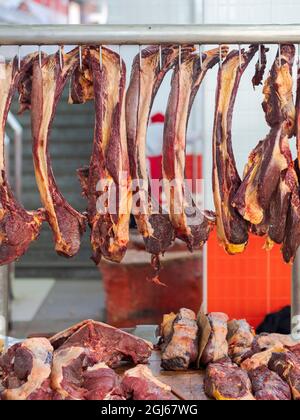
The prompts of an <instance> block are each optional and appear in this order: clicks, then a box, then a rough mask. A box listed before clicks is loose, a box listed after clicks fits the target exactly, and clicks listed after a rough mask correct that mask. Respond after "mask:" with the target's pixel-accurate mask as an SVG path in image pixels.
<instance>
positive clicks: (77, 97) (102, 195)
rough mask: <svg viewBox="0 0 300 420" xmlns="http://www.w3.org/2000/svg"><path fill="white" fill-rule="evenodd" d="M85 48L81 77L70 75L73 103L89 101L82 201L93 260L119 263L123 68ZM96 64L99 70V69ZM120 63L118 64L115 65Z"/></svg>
mask: <svg viewBox="0 0 300 420" xmlns="http://www.w3.org/2000/svg"><path fill="white" fill-rule="evenodd" d="M101 54H102V57H101V58H100V52H99V51H97V50H96V49H95V48H89V52H88V54H87V58H86V62H85V71H84V74H83V75H82V74H81V73H80V72H79V71H77V72H76V73H75V77H74V78H73V83H72V85H73V86H72V92H71V99H72V102H73V103H83V102H86V101H88V100H90V99H93V97H94V100H95V130H94V142H93V152H92V156H91V160H90V166H89V168H82V169H79V170H78V175H79V178H80V182H81V185H82V188H83V195H84V196H85V197H86V198H87V199H88V221H89V225H90V227H91V244H92V249H93V260H94V261H95V263H96V264H97V265H98V264H99V263H100V260H101V257H102V256H103V257H104V258H106V259H108V260H111V261H114V262H121V261H122V259H123V257H124V255H125V253H126V250H127V244H128V242H129V221H130V211H131V198H132V194H131V179H130V170H129V160H128V151H127V137H126V122H125V83H126V67H125V64H124V62H123V61H121V60H120V56H119V55H118V54H116V53H115V52H113V51H111V50H109V49H107V48H102V52H101ZM100 62H101V63H102V65H100ZM121 63H122V64H121Z"/></svg>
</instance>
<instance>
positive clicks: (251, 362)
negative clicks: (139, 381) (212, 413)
mask: <svg viewBox="0 0 300 420" xmlns="http://www.w3.org/2000/svg"><path fill="white" fill-rule="evenodd" d="M160 334H161V338H160V343H159V344H160V348H161V351H162V367H163V368H164V369H166V370H178V371H182V370H187V369H189V368H195V369H197V368H205V369H206V372H205V382H204V388H205V392H206V394H207V396H208V397H210V398H213V399H216V400H291V399H294V400H300V345H299V344H298V345H296V344H295V342H294V341H293V340H292V339H291V338H290V337H289V336H287V335H281V334H261V335H258V336H255V333H254V330H253V329H252V328H251V327H250V325H249V324H248V323H247V322H246V321H245V320H233V321H229V319H228V316H227V315H226V314H224V313H210V314H208V315H204V314H203V313H199V314H198V317H196V315H195V313H194V312H193V311H191V310H188V309H181V310H180V311H179V313H178V314H173V313H172V314H168V315H165V317H164V320H163V323H162V325H161V327H160Z"/></svg>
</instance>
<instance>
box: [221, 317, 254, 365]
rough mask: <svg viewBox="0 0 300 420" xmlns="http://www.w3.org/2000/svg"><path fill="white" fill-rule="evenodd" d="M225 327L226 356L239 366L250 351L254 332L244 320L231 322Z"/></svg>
mask: <svg viewBox="0 0 300 420" xmlns="http://www.w3.org/2000/svg"><path fill="white" fill-rule="evenodd" d="M227 327H228V334H227V342H228V347H229V349H228V355H229V356H230V358H231V359H232V360H233V361H234V362H235V363H237V364H238V365H239V364H240V363H241V361H242V359H243V356H244V355H245V353H247V352H248V351H249V350H250V349H251V346H252V343H253V340H254V330H253V329H252V328H251V327H250V325H249V324H248V322H247V321H246V320H245V319H242V320H238V321H237V320H232V321H230V322H228V324H227Z"/></svg>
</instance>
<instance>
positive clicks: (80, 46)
mask: <svg viewBox="0 0 300 420" xmlns="http://www.w3.org/2000/svg"><path fill="white" fill-rule="evenodd" d="M78 48H79V68H80V71H82V67H83V66H82V45H79V47H78Z"/></svg>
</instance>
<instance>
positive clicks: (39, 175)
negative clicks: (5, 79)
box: [31, 48, 85, 257]
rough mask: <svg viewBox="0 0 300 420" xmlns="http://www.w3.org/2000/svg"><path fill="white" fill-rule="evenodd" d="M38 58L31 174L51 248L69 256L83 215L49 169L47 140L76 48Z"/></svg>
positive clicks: (75, 61)
mask: <svg viewBox="0 0 300 420" xmlns="http://www.w3.org/2000/svg"><path fill="white" fill-rule="evenodd" d="M41 61H42V62H41V63H39V60H37V61H36V62H35V63H34V66H33V78H32V95H31V116H32V134H33V158H34V168H35V175H36V180H37V185H38V188H39V191H40V196H41V200H42V203H43V205H44V207H45V211H46V218H47V221H48V223H49V224H50V226H51V228H52V231H53V235H54V241H55V249H56V251H57V252H58V253H59V254H61V255H63V256H65V257H72V256H74V255H75V254H76V253H77V252H78V251H79V248H80V238H81V235H82V234H83V232H84V230H85V216H84V215H82V214H81V213H79V212H77V211H76V210H75V209H73V208H72V207H71V205H70V204H69V203H68V202H67V201H66V199H65V198H64V197H63V195H62V193H61V192H60V190H59V188H58V186H57V184H56V181H55V178H54V174H53V171H52V168H51V159H50V153H49V141H50V131H51V126H52V123H53V119H54V116H55V111H56V108H57V105H58V102H59V99H60V98H61V95H62V93H63V90H64V87H65V86H66V83H67V81H68V78H69V76H70V75H71V74H72V72H73V71H74V70H75V68H76V66H78V65H79V54H78V48H76V49H74V50H72V51H71V52H69V53H67V54H64V53H62V63H61V62H60V54H59V53H57V54H54V55H51V56H48V57H44V58H42V60H41ZM40 64H41V65H40ZM61 64H62V66H61Z"/></svg>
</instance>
